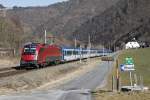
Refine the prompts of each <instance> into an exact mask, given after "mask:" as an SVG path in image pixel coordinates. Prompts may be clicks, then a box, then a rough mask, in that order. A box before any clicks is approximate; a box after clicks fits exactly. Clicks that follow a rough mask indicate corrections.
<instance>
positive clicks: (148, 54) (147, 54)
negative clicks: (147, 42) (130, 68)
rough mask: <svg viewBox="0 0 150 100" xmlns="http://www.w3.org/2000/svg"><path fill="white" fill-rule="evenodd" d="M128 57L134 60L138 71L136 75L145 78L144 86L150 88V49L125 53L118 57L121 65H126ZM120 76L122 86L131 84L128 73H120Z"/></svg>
mask: <svg viewBox="0 0 150 100" xmlns="http://www.w3.org/2000/svg"><path fill="white" fill-rule="evenodd" d="M126 57H132V58H133V60H134V64H135V69H136V70H135V71H134V73H136V74H137V76H138V77H139V76H140V75H141V76H142V77H143V82H144V85H146V86H150V78H149V77H150V48H145V49H132V50H125V51H123V52H122V53H121V54H120V55H119V57H118V61H119V65H120V64H123V63H124V61H125V58H126ZM120 76H121V80H122V84H124V85H127V84H129V73H128V72H120Z"/></svg>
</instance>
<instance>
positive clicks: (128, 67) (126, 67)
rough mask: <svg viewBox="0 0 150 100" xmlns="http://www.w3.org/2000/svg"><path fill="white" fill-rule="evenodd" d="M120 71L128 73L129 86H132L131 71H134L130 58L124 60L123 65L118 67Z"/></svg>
mask: <svg viewBox="0 0 150 100" xmlns="http://www.w3.org/2000/svg"><path fill="white" fill-rule="evenodd" d="M120 69H121V71H129V74H130V85H131V86H133V83H132V71H134V70H135V68H134V61H133V58H131V57H127V58H125V64H121V65H120Z"/></svg>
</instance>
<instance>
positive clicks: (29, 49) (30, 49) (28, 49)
mask: <svg viewBox="0 0 150 100" xmlns="http://www.w3.org/2000/svg"><path fill="white" fill-rule="evenodd" d="M35 53H36V47H35V46H25V47H24V51H23V54H32V55H33V54H35Z"/></svg>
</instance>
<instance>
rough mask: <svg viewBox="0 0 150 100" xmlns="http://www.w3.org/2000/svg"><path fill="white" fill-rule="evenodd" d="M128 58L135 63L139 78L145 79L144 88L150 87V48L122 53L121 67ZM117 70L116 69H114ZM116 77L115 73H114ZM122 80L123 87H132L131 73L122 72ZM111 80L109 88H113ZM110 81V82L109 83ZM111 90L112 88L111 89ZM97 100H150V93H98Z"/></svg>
mask: <svg viewBox="0 0 150 100" xmlns="http://www.w3.org/2000/svg"><path fill="white" fill-rule="evenodd" d="M126 57H132V58H133V60H134V63H135V69H136V70H135V71H134V73H136V74H137V76H138V77H139V76H140V75H141V76H142V77H143V82H144V86H148V87H150V78H149V77H150V60H149V58H150V48H145V49H133V50H125V51H122V52H121V53H120V55H119V57H118V61H119V65H120V64H122V63H124V60H125V58H126ZM114 69H115V68H114ZM113 75H114V71H113ZM120 78H121V83H122V85H130V83H129V73H128V72H120ZM110 80H111V78H109V80H108V83H110V84H108V85H109V86H111V81H110ZM109 81H110V82H109ZM109 90H110V87H109ZM93 96H94V98H95V100H120V99H121V100H126V99H128V100H150V92H149V91H148V92H143V93H132V92H131V93H120V92H107V91H97V92H95V93H94V94H93Z"/></svg>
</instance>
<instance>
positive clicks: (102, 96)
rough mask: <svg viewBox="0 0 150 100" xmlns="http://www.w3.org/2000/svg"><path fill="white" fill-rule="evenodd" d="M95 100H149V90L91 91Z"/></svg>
mask: <svg viewBox="0 0 150 100" xmlns="http://www.w3.org/2000/svg"><path fill="white" fill-rule="evenodd" d="M93 96H94V99H95V100H150V92H141V93H138V92H129V93H121V92H104V91H103V92H102V91H101V92H96V93H93Z"/></svg>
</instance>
